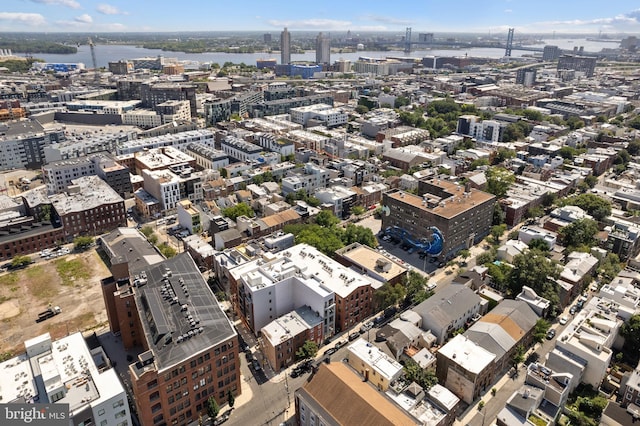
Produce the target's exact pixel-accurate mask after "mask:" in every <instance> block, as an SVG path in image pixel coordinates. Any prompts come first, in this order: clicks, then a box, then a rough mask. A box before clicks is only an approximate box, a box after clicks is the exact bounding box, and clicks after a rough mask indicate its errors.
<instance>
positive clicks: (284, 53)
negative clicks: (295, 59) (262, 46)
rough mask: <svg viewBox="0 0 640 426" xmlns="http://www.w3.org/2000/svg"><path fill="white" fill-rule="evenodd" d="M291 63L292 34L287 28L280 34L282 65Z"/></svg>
mask: <svg viewBox="0 0 640 426" xmlns="http://www.w3.org/2000/svg"><path fill="white" fill-rule="evenodd" d="M290 62H291V34H289V31H287V29H286V28H285V29H284V31H282V32H281V33H280V63H281V64H288V63H290Z"/></svg>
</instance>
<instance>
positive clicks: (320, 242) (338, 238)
mask: <svg viewBox="0 0 640 426" xmlns="http://www.w3.org/2000/svg"><path fill="white" fill-rule="evenodd" d="M284 232H291V233H292V234H293V235H295V238H296V239H295V241H296V244H309V245H310V246H313V247H315V248H317V249H318V250H320V251H321V252H322V253H324V254H326V255H327V256H331V257H333V255H334V254H335V252H336V250H339V249H341V248H342V247H344V243H343V242H342V234H343V233H344V230H343V229H342V228H339V227H337V226H334V227H331V228H325V227H322V226H320V225H317V224H315V223H314V224H309V225H287V226H285V227H284Z"/></svg>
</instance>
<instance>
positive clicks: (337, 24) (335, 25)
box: [268, 19, 352, 30]
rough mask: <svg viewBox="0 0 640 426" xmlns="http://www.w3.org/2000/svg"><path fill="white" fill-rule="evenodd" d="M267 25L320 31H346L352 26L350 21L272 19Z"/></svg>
mask: <svg viewBox="0 0 640 426" xmlns="http://www.w3.org/2000/svg"><path fill="white" fill-rule="evenodd" d="M268 23H269V25H273V26H274V27H276V28H282V27H287V28H293V29H314V28H315V29H321V30H347V29H349V27H350V26H351V25H352V23H351V21H339V20H336V19H302V20H296V21H278V20H275V19H272V20H270V21H268Z"/></svg>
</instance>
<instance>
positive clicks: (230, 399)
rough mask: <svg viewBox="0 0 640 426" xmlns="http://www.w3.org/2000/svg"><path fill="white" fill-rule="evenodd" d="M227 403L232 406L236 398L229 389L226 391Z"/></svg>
mask: <svg viewBox="0 0 640 426" xmlns="http://www.w3.org/2000/svg"><path fill="white" fill-rule="evenodd" d="M227 403H228V404H229V407H231V408H233V406H234V405H235V403H236V398H235V397H234V396H233V394H232V393H231V390H228V391H227Z"/></svg>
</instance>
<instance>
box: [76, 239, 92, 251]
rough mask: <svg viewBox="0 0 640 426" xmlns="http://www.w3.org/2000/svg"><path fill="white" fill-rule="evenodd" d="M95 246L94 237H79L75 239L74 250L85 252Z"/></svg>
mask: <svg viewBox="0 0 640 426" xmlns="http://www.w3.org/2000/svg"><path fill="white" fill-rule="evenodd" d="M91 244H93V237H89V236H79V237H76V238H74V239H73V248H75V249H76V250H84V249H86V248H87V247H89V246H90V245H91Z"/></svg>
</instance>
